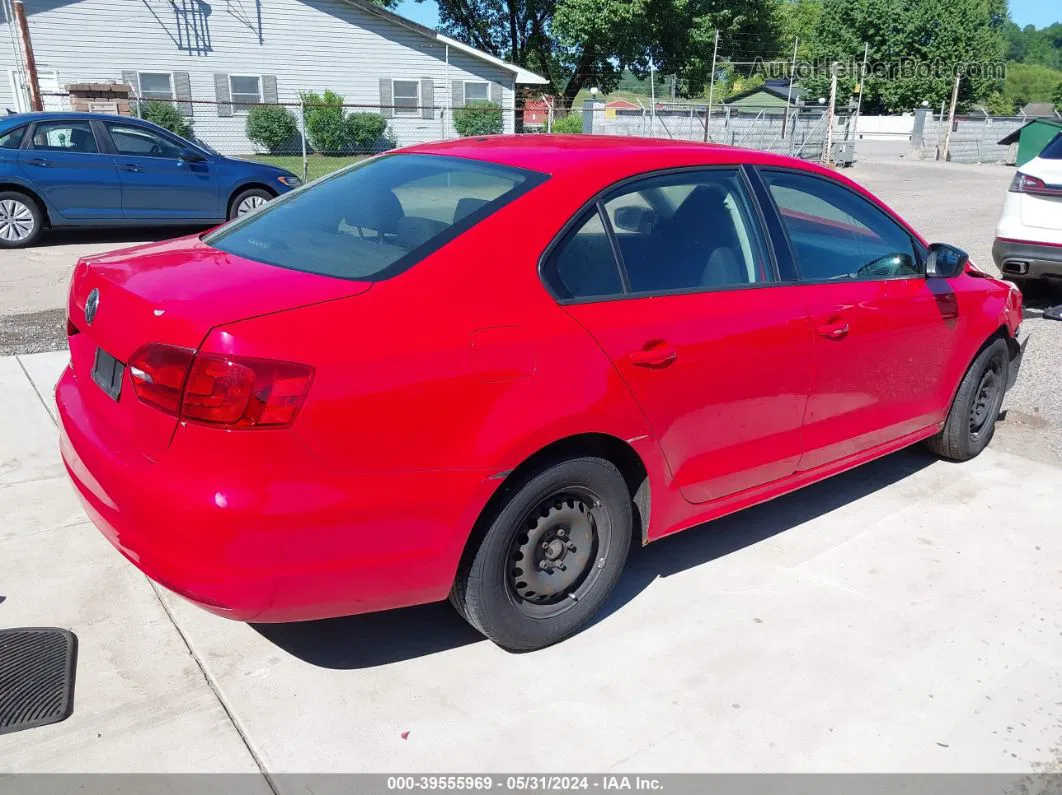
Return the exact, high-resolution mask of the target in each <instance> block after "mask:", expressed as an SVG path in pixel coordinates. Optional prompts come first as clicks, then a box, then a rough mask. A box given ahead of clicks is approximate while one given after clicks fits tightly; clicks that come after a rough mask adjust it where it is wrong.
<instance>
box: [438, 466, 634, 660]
mask: <svg viewBox="0 0 1062 795" xmlns="http://www.w3.org/2000/svg"><path fill="white" fill-rule="evenodd" d="M505 488H506V489H507V494H508V497H507V499H506V500H505V502H504V504H502V505H499V506H497V508H496V511H495V513H494V514H493V515H492V517H491V519H490V521H489V525H487V527H486V532H485V534H484V536H483V538H482V541H480V542H479V544H478V546H477V547H475V548H474V549H471V550H469V553H468V554H466V556H465V560H463V561H462V565H461V568H460V570H459V571H458V574H457V578H456V580H455V582H454V587H453V591H452V592H451V595H450V599H451V601H452V602H453V603H454V605H455V606H456V607H457V609H458V612H459V613H461V615H462V616H464V618H465V619H466V620H467V621H468V622H469V623H470V624H472V626H474V627H475V628H476V629H478V630H479V631H480V632H482V633H483V634H484V635H486V636H487V637H488V638H490V639H491V640H493V641H494V642H495V643H497V644H498V645H499V646H502V647H503V648H506V649H510V650H513V651H528V650H531V649H539V648H542V647H544V646H549V645H550V644H553V643H556V642H557V641H559V640H562V639H564V638H566V637H568V636H569V635H571V634H573V633H574V632H575V631H576V630H578V629H579V627H580V626H582V625H583V624H584V623H585V622H586V621H587V620H588V619H589V618H590V617H591V616H592V615H593V614H594V613H596V612H597V610H598V609H599V608H600V607H601V605H602V604H603V603H604V601H605V599H606V598H607V597H608V594H609V592H610V591H611V590H612V587H613V586H614V585H615V584H616V581H617V580H618V579H619V576H620V573H621V572H622V570H623V564H624V563H625V562H626V559H627V551H628V549H629V547H630V539H631V526H632V510H631V496H630V493H629V492H628V490H627V485H626V482H625V481H624V479H623V476H622V475H621V474H620V472H619V470H617V469H616V467H615V466H614V465H613V464H612V463H611V462H609V461H606V460H605V459H602V458H575V459H568V460H565V461H559V462H555V463H553V464H551V465H548V466H544V467H543V468H541V469H539V470H537V471H534V472H530V473H527V474H526V475H524V476H523V477H520V478H519V479H518V480H517V481H516V482H515V483H512V484H506V487H505Z"/></svg>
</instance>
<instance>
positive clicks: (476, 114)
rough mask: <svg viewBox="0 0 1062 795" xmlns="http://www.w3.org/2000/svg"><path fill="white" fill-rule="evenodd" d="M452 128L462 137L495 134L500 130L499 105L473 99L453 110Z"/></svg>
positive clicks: (500, 112)
mask: <svg viewBox="0 0 1062 795" xmlns="http://www.w3.org/2000/svg"><path fill="white" fill-rule="evenodd" d="M454 129H455V130H457V134H458V135H460V136H461V137H463V138H471V137H472V136H474V135H497V134H498V133H500V132H501V131H502V129H503V128H502V109H501V105H496V104H495V103H493V102H484V101H483V100H475V101H472V102H469V103H468V104H467V105H465V106H464V107H463V108H457V109H456V110H455V111H454Z"/></svg>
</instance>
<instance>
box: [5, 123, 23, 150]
mask: <svg viewBox="0 0 1062 795" xmlns="http://www.w3.org/2000/svg"><path fill="white" fill-rule="evenodd" d="M25 135H26V127H25V126H22V127H16V128H15V129H13V130H8V131H7V132H2V133H0V149H18V148H19V147H20V146H22V139H23V138H24V137H25Z"/></svg>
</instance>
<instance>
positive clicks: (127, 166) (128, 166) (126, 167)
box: [118, 163, 144, 174]
mask: <svg viewBox="0 0 1062 795" xmlns="http://www.w3.org/2000/svg"><path fill="white" fill-rule="evenodd" d="M118 168H120V169H121V170H122V171H132V172H133V173H134V174H139V173H140V172H141V171H143V170H144V169H143V168H141V167H140V166H138V165H136V164H135V163H122V164H121V165H120V166H118Z"/></svg>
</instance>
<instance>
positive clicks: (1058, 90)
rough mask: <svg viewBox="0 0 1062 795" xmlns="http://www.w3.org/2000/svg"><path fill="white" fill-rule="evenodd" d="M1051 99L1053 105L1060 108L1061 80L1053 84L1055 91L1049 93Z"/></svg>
mask: <svg viewBox="0 0 1062 795" xmlns="http://www.w3.org/2000/svg"><path fill="white" fill-rule="evenodd" d="M1051 99H1052V100H1054V103H1055V107H1056V108H1058V109H1060V110H1062V81H1060V82H1059V84H1058V85H1057V86H1055V93H1054V94H1052V95H1051Z"/></svg>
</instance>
